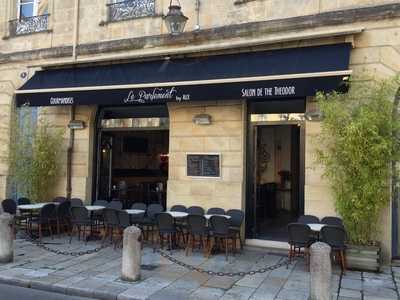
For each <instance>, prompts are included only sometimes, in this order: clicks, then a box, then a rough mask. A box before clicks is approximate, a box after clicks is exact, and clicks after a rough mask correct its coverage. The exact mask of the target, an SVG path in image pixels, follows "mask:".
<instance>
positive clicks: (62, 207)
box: [57, 200, 71, 219]
mask: <svg viewBox="0 0 400 300" xmlns="http://www.w3.org/2000/svg"><path fill="white" fill-rule="evenodd" d="M57 217H58V218H62V219H66V218H70V217H71V202H70V201H68V200H67V201H64V202H61V203H60V204H59V205H58V206H57Z"/></svg>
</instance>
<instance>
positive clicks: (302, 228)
mask: <svg viewBox="0 0 400 300" xmlns="http://www.w3.org/2000/svg"><path fill="white" fill-rule="evenodd" d="M288 233H289V239H288V240H289V244H307V243H308V242H309V241H310V237H311V228H310V226H308V225H306V224H302V223H290V224H289V225H288Z"/></svg>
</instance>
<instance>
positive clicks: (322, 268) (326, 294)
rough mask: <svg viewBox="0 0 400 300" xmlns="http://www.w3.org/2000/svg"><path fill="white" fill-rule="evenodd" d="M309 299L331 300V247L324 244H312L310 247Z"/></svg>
mask: <svg viewBox="0 0 400 300" xmlns="http://www.w3.org/2000/svg"><path fill="white" fill-rule="evenodd" d="M310 275H311V283H310V284H311V285H310V287H311V288H310V299H311V300H329V299H331V280H332V265H331V247H330V246H329V245H328V244H325V243H321V242H318V243H314V244H312V245H311V247H310Z"/></svg>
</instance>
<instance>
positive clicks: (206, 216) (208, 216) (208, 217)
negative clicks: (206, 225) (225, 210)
mask: <svg viewBox="0 0 400 300" xmlns="http://www.w3.org/2000/svg"><path fill="white" fill-rule="evenodd" d="M213 216H219V217H224V218H226V219H228V220H229V219H230V218H231V216H228V215H216V214H214V215H204V217H205V218H206V219H207V220H210V219H211V217H213Z"/></svg>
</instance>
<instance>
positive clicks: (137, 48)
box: [0, 0, 400, 257]
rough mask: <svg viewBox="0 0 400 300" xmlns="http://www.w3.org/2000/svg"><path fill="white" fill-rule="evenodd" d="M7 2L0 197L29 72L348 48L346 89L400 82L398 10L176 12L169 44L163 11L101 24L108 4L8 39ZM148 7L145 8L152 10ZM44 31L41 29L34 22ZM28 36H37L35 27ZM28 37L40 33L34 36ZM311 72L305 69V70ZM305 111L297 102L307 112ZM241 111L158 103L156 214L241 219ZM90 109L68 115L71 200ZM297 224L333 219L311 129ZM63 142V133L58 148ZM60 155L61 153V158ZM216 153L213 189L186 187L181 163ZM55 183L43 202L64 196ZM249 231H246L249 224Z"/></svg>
mask: <svg viewBox="0 0 400 300" xmlns="http://www.w3.org/2000/svg"><path fill="white" fill-rule="evenodd" d="M16 2H18V1H16V0H0V36H1V37H2V39H1V40H0V114H1V119H0V139H1V146H0V147H1V151H0V156H1V157H2V158H3V159H2V160H1V161H2V163H0V196H1V197H3V198H4V197H6V196H7V191H8V185H7V182H8V166H7V163H6V162H5V161H6V159H5V158H7V156H8V151H9V149H8V144H9V137H10V131H11V130H13V129H12V128H10V115H11V113H12V111H13V110H14V109H15V106H16V105H15V103H16V101H15V98H16V94H15V92H16V90H18V89H19V88H20V87H21V86H22V85H23V84H25V83H26V82H27V81H28V79H29V78H31V77H32V76H34V74H35V72H37V71H38V70H41V69H48V68H73V67H75V66H80V65H89V66H90V65H91V66H96V65H108V64H116V63H122V62H125V61H135V62H137V61H139V62H140V61H151V60H157V59H165V57H168V59H169V58H180V57H192V56H195V57H207V56H212V55H223V54H235V53H244V52H252V51H273V50H278V49H293V48H303V47H313V46H320V45H334V44H342V43H350V44H351V47H352V49H351V52H350V64H349V67H348V69H349V70H352V72H353V73H352V76H353V78H357V77H360V76H365V74H367V75H372V76H375V77H377V78H384V77H388V76H392V75H394V74H396V73H397V72H399V71H400V3H399V1H393V0H362V1H361V0H348V1H341V0H299V1H292V0H246V1H245V0H217V1H215V0H214V1H211V0H200V1H194V0H181V1H180V2H181V6H182V9H183V12H184V14H185V15H186V16H187V17H188V18H189V19H188V22H187V24H186V27H185V31H184V33H182V34H181V35H178V36H171V35H170V34H169V33H168V30H167V28H166V26H165V23H164V21H163V17H162V16H163V15H165V14H166V13H167V11H168V6H169V1H167V0H155V1H144V0H143V1H142V0H141V1H138V2H143V3H145V2H148V3H147V5H149V3H150V2H152V3H150V9H149V11H148V12H144V13H143V12H142V13H141V14H140V13H139V14H137V15H135V14H133V15H132V16H128V17H127V18H125V17H121V16H120V17H118V15H113V16H111V12H110V10H111V9H113V8H112V7H113V6H112V5H109V4H110V3H109V1H108V0H100V1H92V0H69V1H65V0H49V1H48V3H47V5H48V6H47V12H48V15H46V20H45V23H41V25H40V26H42V27H40V26H39V25H37V23H36V25H35V24H33V25H32V24H31V25H30V26H36V27H35V28H36V29H35V30H33V31H35V32H29V30H28V31H25V32H22V33H18V32H17V31H18V26H17V25H15V22H18V21H13V22H10V21H12V20H16V19H18V16H19V14H18V10H17V3H16ZM151 5H154V7H153V6H151ZM41 22H43V20H41ZM38 26H39V27H38ZM38 28H39V29H38ZM310 63H312V62H310ZM314 108H315V102H314V100H313V97H312V96H311V97H310V96H308V97H307V98H306V111H311V110H313V109H314ZM248 109H249V108H248V105H247V102H246V101H245V100H242V99H231V100H228V101H227V100H214V99H209V100H207V101H192V102H187V103H168V112H169V118H170V127H169V176H168V188H167V206H171V205H174V204H185V205H188V206H189V205H199V206H202V207H205V208H209V207H215V206H219V207H222V208H225V209H232V208H238V209H243V210H246V209H247V208H246V199H247V198H248V197H249V196H248V195H247V186H248V184H249V183H248V182H247V178H248V176H249V174H248V173H249V170H248V169H247V165H248V164H249V161H248V155H247V154H248V151H249V150H248V143H247V140H248V137H249V132H248V122H249V118H248ZM39 111H40V114H41V115H42V116H44V117H45V118H47V119H48V120H49V122H50V123H52V124H54V126H59V127H63V128H66V126H67V124H68V122H69V121H70V107H69V106H68V105H67V106H48V107H41V108H40V109H39ZM97 111H98V106H96V105H77V106H76V116H75V119H79V120H83V121H84V122H85V123H86V124H87V127H86V128H85V129H84V130H79V131H76V134H75V145H74V149H73V160H72V196H73V197H80V198H82V199H85V200H86V201H87V202H90V201H91V200H93V199H94V192H93V190H94V189H93V186H94V185H95V184H96V183H95V180H94V173H95V172H96V171H95V166H94V164H95V163H94V161H95V157H94V156H95V155H96V146H95V140H96V134H95V133H96V128H95V127H96V116H97ZM199 114H208V115H210V116H212V124H211V125H209V126H196V124H194V123H193V117H194V116H196V115H199ZM303 128H304V135H305V136H304V153H303V154H304V157H303V159H304V213H306V214H313V215H317V216H319V217H323V216H327V215H335V214H336V213H335V209H334V203H333V200H332V197H331V194H330V191H329V185H328V183H327V182H326V181H325V180H324V179H323V178H321V176H322V173H323V170H322V168H321V166H319V165H317V164H316V163H315V160H314V153H315V147H316V145H315V143H313V136H317V135H318V133H319V130H320V125H319V123H318V122H309V121H304V124H303ZM68 139H69V133H68V131H67V132H66V135H65V144H66V145H67V144H68ZM65 149H66V146H65ZM191 152H196V153H199V152H200V153H203V152H204V153H219V154H220V155H221V157H222V161H221V175H220V178H219V179H218V180H215V179H210V178H202V179H199V178H193V177H190V176H187V174H186V168H187V165H186V164H187V160H186V154H187V153H191ZM63 164H64V166H65V167H64V171H63V174H62V176H61V177H60V179H59V181H58V185H57V186H56V187H54V195H63V194H65V187H66V160H65V161H63ZM391 218H392V212H391V210H390V208H387V210H385V212H383V216H382V242H383V245H384V250H385V254H386V256H387V257H390V256H391V251H392V244H391V243H392V228H391ZM249 221H250V220H246V222H249Z"/></svg>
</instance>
